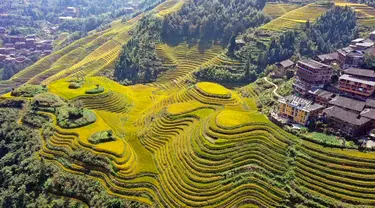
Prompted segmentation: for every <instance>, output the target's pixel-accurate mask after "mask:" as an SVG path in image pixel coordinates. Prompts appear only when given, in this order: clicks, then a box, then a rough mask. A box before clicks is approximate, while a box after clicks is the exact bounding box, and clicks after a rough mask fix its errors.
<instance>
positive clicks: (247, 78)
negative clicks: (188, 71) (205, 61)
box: [194, 62, 257, 84]
mask: <svg viewBox="0 0 375 208" xmlns="http://www.w3.org/2000/svg"><path fill="white" fill-rule="evenodd" d="M194 75H195V76H196V77H197V79H199V80H200V81H209V82H218V83H221V84H228V83H232V84H234V83H236V84H240V83H249V82H253V81H255V80H256V78H257V73H256V68H255V67H254V66H253V65H251V63H250V62H247V63H246V64H245V65H244V66H243V68H242V69H241V68H236V69H233V68H231V67H229V66H210V67H205V68H201V69H200V70H199V71H197V72H195V73H194Z"/></svg>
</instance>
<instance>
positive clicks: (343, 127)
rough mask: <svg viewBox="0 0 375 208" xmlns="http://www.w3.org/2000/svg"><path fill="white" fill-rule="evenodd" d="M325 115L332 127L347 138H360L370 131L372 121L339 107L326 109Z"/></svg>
mask: <svg viewBox="0 0 375 208" xmlns="http://www.w3.org/2000/svg"><path fill="white" fill-rule="evenodd" d="M323 115H324V116H325V117H326V118H327V120H328V123H329V124H330V126H331V127H333V128H335V131H337V130H340V132H341V133H343V134H345V135H347V136H352V137H353V136H358V135H361V134H364V133H366V132H367V131H368V130H369V129H370V124H371V119H369V118H366V117H364V116H361V115H360V114H359V113H357V112H353V111H347V110H345V109H343V108H340V107H337V106H332V107H329V108H326V109H324V110H323Z"/></svg>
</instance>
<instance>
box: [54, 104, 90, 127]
mask: <svg viewBox="0 0 375 208" xmlns="http://www.w3.org/2000/svg"><path fill="white" fill-rule="evenodd" d="M56 114H57V124H58V125H59V126H61V127H62V128H78V127H82V126H86V125H89V124H92V123H94V122H95V121H96V115H95V113H93V112H92V111H90V110H88V109H85V108H77V107H60V108H58V110H57V112H56Z"/></svg>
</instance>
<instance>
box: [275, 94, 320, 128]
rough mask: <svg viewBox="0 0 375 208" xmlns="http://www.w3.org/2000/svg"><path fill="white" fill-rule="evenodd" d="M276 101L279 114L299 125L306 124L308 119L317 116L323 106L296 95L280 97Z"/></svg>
mask: <svg viewBox="0 0 375 208" xmlns="http://www.w3.org/2000/svg"><path fill="white" fill-rule="evenodd" d="M278 102H279V115H280V116H282V117H285V118H288V119H290V120H291V121H293V122H295V123H298V124H301V125H306V124H307V123H308V121H309V119H311V118H313V117H317V116H318V115H319V113H320V112H321V111H322V110H323V108H324V107H323V106H322V105H319V104H317V103H314V102H313V101H310V100H307V99H304V98H301V97H297V96H296V95H289V96H287V97H283V98H280V99H279V101H278Z"/></svg>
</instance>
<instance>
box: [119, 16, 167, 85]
mask: <svg viewBox="0 0 375 208" xmlns="http://www.w3.org/2000/svg"><path fill="white" fill-rule="evenodd" d="M161 28H162V20H161V19H160V18H158V17H157V16H156V15H155V14H148V15H146V16H145V17H143V18H142V19H141V20H140V21H139V24H138V25H137V26H136V28H135V29H134V31H133V38H132V39H131V40H130V41H129V42H128V43H127V44H126V45H125V46H124V47H123V50H122V54H121V56H120V59H119V61H118V62H117V64H116V68H115V72H114V73H115V77H116V79H117V80H118V81H121V82H122V83H124V84H132V83H146V82H151V81H154V80H155V79H156V78H157V76H158V74H160V73H161V72H162V71H163V67H162V62H161V60H160V59H159V58H158V57H157V55H156V44H157V43H158V42H159V41H160V32H161Z"/></svg>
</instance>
